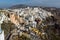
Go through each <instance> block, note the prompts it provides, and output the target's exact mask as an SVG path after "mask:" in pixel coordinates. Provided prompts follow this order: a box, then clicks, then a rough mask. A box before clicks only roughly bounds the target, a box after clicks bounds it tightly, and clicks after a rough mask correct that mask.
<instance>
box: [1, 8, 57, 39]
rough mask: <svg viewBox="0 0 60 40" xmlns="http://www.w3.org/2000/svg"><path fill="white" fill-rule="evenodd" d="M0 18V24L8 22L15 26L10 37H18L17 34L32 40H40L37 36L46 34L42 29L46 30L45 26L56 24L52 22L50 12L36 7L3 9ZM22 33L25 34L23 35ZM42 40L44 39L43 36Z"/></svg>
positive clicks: (52, 16)
mask: <svg viewBox="0 0 60 40" xmlns="http://www.w3.org/2000/svg"><path fill="white" fill-rule="evenodd" d="M1 15H2V16H1ZM0 16H1V17H2V20H1V17H0V20H1V21H2V22H6V23H8V22H9V21H10V22H11V23H13V24H14V25H15V29H14V30H12V31H11V34H12V35H18V33H19V35H20V36H21V35H25V36H27V37H30V38H32V39H33V40H40V39H41V37H39V36H43V35H45V34H46V32H45V29H44V28H47V25H54V24H55V23H56V22H55V20H54V15H53V14H52V13H51V12H48V11H45V10H43V9H42V8H38V7H35V8H30V7H27V8H20V9H4V10H0ZM49 18H50V19H49ZM46 20H47V21H46ZM1 21H0V23H1ZM40 28H41V29H40ZM1 30H2V29H1V28H0V31H1ZM40 30H41V31H40ZM24 32H25V33H27V34H24ZM0 34H1V32H0ZM3 35H4V34H3ZM45 36H46V39H48V38H47V34H46V35H45ZM8 37H9V36H8ZM11 37H12V36H11ZM42 38H43V39H45V37H44V36H43V37H42ZM7 39H9V38H7ZM9 40H11V39H9Z"/></svg>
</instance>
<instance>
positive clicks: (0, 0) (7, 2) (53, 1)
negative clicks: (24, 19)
mask: <svg viewBox="0 0 60 40" xmlns="http://www.w3.org/2000/svg"><path fill="white" fill-rule="evenodd" d="M16 4H27V5H38V6H39V5H42V6H52V7H60V0H0V8H1V7H2V8H3V7H9V6H12V5H16Z"/></svg>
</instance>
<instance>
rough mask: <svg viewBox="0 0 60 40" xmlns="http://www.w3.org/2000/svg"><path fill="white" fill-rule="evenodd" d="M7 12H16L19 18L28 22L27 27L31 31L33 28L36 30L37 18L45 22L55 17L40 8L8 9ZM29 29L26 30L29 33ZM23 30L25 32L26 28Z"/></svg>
mask: <svg viewBox="0 0 60 40" xmlns="http://www.w3.org/2000/svg"><path fill="white" fill-rule="evenodd" d="M7 11H9V12H14V13H16V14H17V15H18V16H20V17H22V18H23V19H24V20H25V22H27V23H26V25H27V27H28V29H30V27H31V26H32V27H35V28H36V25H37V22H36V21H35V20H36V19H37V18H38V19H40V20H41V21H42V20H45V19H46V17H49V16H53V15H52V14H51V13H50V12H47V11H45V10H43V9H41V8H38V7H35V8H30V7H27V8H20V9H7ZM26 25H25V26H26ZM25 29H26V28H25ZM28 29H26V30H27V31H28ZM21 30H24V27H23V28H22V29H21ZM0 35H1V34H0Z"/></svg>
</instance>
